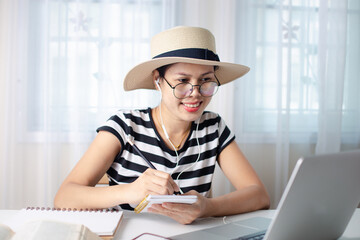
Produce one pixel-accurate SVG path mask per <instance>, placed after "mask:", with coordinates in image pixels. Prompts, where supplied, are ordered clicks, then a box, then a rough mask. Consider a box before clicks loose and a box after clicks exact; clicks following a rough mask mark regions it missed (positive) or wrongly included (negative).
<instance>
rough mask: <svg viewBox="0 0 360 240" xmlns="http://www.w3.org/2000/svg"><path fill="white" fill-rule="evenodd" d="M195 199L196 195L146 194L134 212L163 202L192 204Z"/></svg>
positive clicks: (142, 210)
mask: <svg viewBox="0 0 360 240" xmlns="http://www.w3.org/2000/svg"><path fill="white" fill-rule="evenodd" d="M196 201H197V196H195V195H148V196H147V197H146V198H144V200H142V201H141V203H139V205H138V206H137V207H136V208H135V212H136V213H140V212H146V211H147V209H148V208H149V207H150V206H151V205H152V204H161V203H164V202H170V203H185V204H192V203H194V202H196Z"/></svg>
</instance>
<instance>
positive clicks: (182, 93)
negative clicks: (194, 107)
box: [174, 83, 193, 98]
mask: <svg viewBox="0 0 360 240" xmlns="http://www.w3.org/2000/svg"><path fill="white" fill-rule="evenodd" d="M192 91H193V85H191V84H190V83H179V84H178V85H176V86H175V88H174V95H175V97H177V98H186V97H188V96H190V95H191V93H192Z"/></svg>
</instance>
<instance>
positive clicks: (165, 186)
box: [130, 168, 179, 203]
mask: <svg viewBox="0 0 360 240" xmlns="http://www.w3.org/2000/svg"><path fill="white" fill-rule="evenodd" d="M130 186H131V189H132V190H131V193H132V198H131V199H132V201H130V202H131V203H139V202H140V201H142V200H143V199H144V197H146V195H148V194H152V195H171V194H173V193H174V192H178V191H179V187H178V185H177V184H176V183H175V182H174V180H173V179H172V178H171V176H170V175H169V174H168V173H165V172H162V171H158V170H155V169H151V168H148V169H147V170H146V171H145V172H143V174H141V175H140V177H138V178H137V179H136V180H135V181H134V182H133V183H131V184H130Z"/></svg>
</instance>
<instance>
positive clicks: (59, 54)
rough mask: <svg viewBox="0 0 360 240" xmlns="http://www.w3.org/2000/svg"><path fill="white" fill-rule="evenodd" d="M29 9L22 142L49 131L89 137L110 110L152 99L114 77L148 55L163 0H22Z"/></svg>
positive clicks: (68, 136) (144, 103)
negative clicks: (27, 1) (125, 89)
mask: <svg viewBox="0 0 360 240" xmlns="http://www.w3.org/2000/svg"><path fill="white" fill-rule="evenodd" d="M29 9H30V10H29V18H28V19H29V21H28V29H29V30H28V45H27V49H28V51H27V54H24V55H27V57H26V58H27V63H28V64H27V69H26V71H27V75H26V77H25V79H26V81H22V82H21V83H22V84H21V89H22V91H23V98H22V99H20V101H19V102H20V109H21V111H20V113H21V114H22V115H23V116H24V115H25V116H26V118H25V119H26V123H24V122H22V123H19V126H23V131H22V132H23V135H22V139H23V140H31V141H43V139H44V137H45V134H44V133H49V132H51V133H56V134H57V137H58V139H59V140H60V141H61V140H64V141H69V140H70V141H71V138H72V137H71V135H72V134H73V133H85V134H89V133H91V135H90V136H92V135H94V134H95V129H96V128H97V127H98V126H99V125H100V124H102V123H103V122H104V121H106V119H107V118H108V117H109V116H110V114H111V113H113V112H114V111H115V110H117V109H120V108H143V107H148V106H154V105H155V104H157V103H158V101H159V100H158V98H157V97H154V95H155V96H157V95H156V93H155V92H154V91H149V90H137V91H133V92H129V93H128V92H124V91H123V87H122V83H123V78H124V77H125V74H126V73H127V72H128V70H129V69H130V68H131V67H133V66H134V65H135V64H137V63H139V62H141V61H145V60H148V59H149V57H150V49H149V47H150V45H149V43H150V39H151V37H152V36H153V35H154V34H156V33H158V32H160V31H161V30H162V29H161V28H162V26H163V24H162V19H163V18H164V14H163V12H165V11H164V9H165V5H164V3H163V1H161V0H147V1H95V0H93V1H55V0H54V1H33V0H30V2H29ZM22 119H23V118H22ZM80 138H84V136H80Z"/></svg>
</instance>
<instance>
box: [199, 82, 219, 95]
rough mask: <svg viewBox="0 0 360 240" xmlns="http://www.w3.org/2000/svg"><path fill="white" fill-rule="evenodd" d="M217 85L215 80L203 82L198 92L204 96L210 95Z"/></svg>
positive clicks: (214, 91) (213, 92)
mask: <svg viewBox="0 0 360 240" xmlns="http://www.w3.org/2000/svg"><path fill="white" fill-rule="evenodd" d="M218 86H219V85H218V84H217V82H212V81H211V82H204V83H203V84H201V86H200V93H201V95H203V96H204V97H210V96H212V95H214V94H215V93H216V91H217V89H218Z"/></svg>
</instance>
